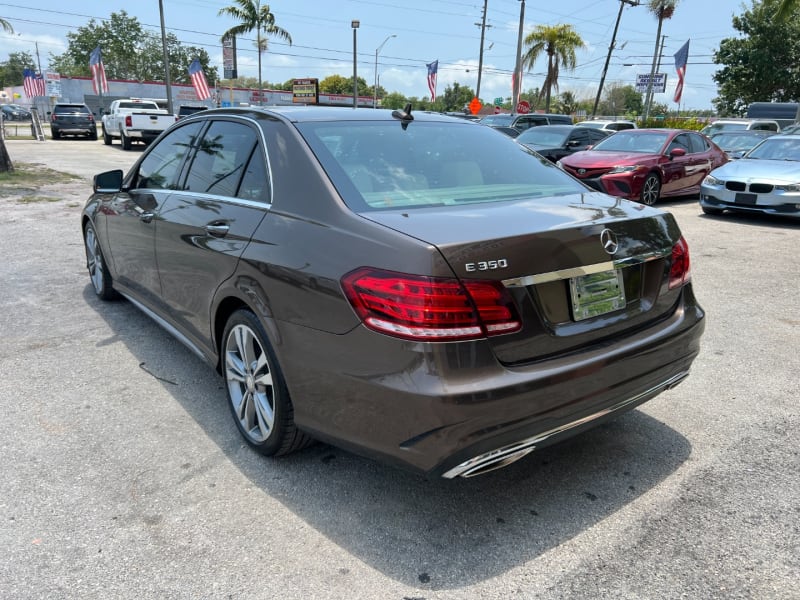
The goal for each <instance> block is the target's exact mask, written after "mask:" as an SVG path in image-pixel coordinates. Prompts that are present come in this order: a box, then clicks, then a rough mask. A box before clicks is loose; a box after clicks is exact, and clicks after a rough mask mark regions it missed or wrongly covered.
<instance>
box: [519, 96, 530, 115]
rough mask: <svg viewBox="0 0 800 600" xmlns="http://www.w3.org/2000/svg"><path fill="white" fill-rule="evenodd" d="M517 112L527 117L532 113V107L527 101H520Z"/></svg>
mask: <svg viewBox="0 0 800 600" xmlns="http://www.w3.org/2000/svg"><path fill="white" fill-rule="evenodd" d="M517 112H518V113H519V114H521V115H527V114H528V113H529V112H531V105H530V103H529V102H528V101H527V100H520V101H519V102H517Z"/></svg>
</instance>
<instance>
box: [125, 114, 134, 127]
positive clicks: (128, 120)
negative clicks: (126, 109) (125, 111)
mask: <svg viewBox="0 0 800 600" xmlns="http://www.w3.org/2000/svg"><path fill="white" fill-rule="evenodd" d="M125 127H133V118H131V116H130V115H125Z"/></svg>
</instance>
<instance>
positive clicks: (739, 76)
mask: <svg viewBox="0 0 800 600" xmlns="http://www.w3.org/2000/svg"><path fill="white" fill-rule="evenodd" d="M733 28H734V29H735V30H736V31H738V32H740V33H741V35H740V36H738V37H735V38H726V39H724V40H722V41H721V42H720V45H719V49H718V50H717V52H715V53H714V57H713V61H714V63H716V64H718V65H721V68H720V69H719V70H718V71H717V72H716V73H714V75H713V78H714V81H715V82H716V83H717V88H718V92H719V95H718V96H717V98H715V99H714V100H713V104H714V106H715V108H716V109H717V112H718V114H720V115H723V116H734V115H743V114H744V113H745V111H746V109H747V106H748V105H749V104H750V103H751V102H793V101H796V100H797V99H798V98H800V72H799V71H798V69H797V64H798V63H800V20H798V19H787V20H778V19H775V2H753V4H752V6H751V7H750V8H749V9H748V10H745V11H744V12H743V13H742V14H741V15H736V16H734V17H733Z"/></svg>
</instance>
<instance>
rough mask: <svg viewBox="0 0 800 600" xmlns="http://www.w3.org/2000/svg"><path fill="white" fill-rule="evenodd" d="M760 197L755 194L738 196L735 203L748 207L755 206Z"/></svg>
mask: <svg viewBox="0 0 800 600" xmlns="http://www.w3.org/2000/svg"><path fill="white" fill-rule="evenodd" d="M757 198H758V196H756V195H755V194H736V196H735V197H734V199H733V201H734V202H735V203H736V204H746V205H748V206H755V204H756V200H757Z"/></svg>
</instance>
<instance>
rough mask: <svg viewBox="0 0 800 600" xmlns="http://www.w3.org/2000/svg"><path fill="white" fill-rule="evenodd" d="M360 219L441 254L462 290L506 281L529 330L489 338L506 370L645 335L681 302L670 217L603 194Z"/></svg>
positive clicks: (377, 214)
mask: <svg viewBox="0 0 800 600" xmlns="http://www.w3.org/2000/svg"><path fill="white" fill-rule="evenodd" d="M363 216H364V217H366V218H369V219H371V220H373V221H375V222H378V223H381V224H383V225H385V226H387V227H391V228H393V229H396V230H398V231H402V232H404V233H406V234H407V235H410V236H413V237H415V238H417V239H419V240H422V241H424V242H426V243H428V244H430V245H431V246H432V247H435V248H436V250H438V253H440V255H441V256H442V257H443V259H444V261H445V262H446V265H447V267H449V269H450V270H452V272H453V273H455V275H456V276H457V277H458V278H459V279H461V280H462V281H466V280H480V279H483V280H497V281H502V282H503V285H504V286H505V287H506V288H507V289H508V290H509V291H510V292H511V293H512V295H513V297H514V300H515V302H516V304H517V306H518V308H519V311H520V315H521V317H522V323H523V326H522V329H521V330H520V331H518V332H516V333H511V334H507V335H500V336H494V337H491V338H489V339H490V343H491V344H492V346H493V348H494V351H495V354H496V356H497V358H498V360H500V361H501V362H503V363H506V364H522V363H526V362H530V361H534V360H539V359H543V358H547V357H552V356H555V355H559V354H563V353H569V352H572V351H575V350H576V349H578V348H583V347H585V346H586V345H587V344H596V343H602V340H603V339H604V338H605V337H606V335H607V336H615V335H620V334H621V333H624V332H625V331H631V330H638V329H641V328H642V327H645V326H646V325H647V324H648V323H650V322H653V321H657V320H661V319H664V318H666V317H667V316H668V315H669V314H671V313H672V311H673V310H674V305H675V303H676V301H677V298H678V294H679V290H669V289H668V285H667V279H668V274H669V263H670V258H671V251H672V247H673V245H674V244H675V243H676V242H677V241H678V239H679V238H680V233H679V230H678V227H677V225H676V223H675V221H674V219H673V217H672V216H671V215H670V214H669V213H665V212H662V211H659V210H656V209H652V208H649V207H645V206H643V205H640V204H635V203H631V202H627V201H625V200H620V199H615V198H611V197H609V196H607V195H604V194H598V193H586V194H580V195H572V196H564V197H550V198H547V199H531V200H520V201H512V202H504V203H500V204H496V205H493V206H492V210H491V211H487V210H486V209H485V205H482V206H478V205H472V206H460V207H452V206H450V207H447V208H429V209H423V210H415V211H405V212H401V211H389V212H370V213H364V214H363ZM431 275H438V276H441V275H443V273H431ZM598 330H600V335H598ZM598 339H599V340H601V341H600V342H598V341H597V340H598Z"/></svg>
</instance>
